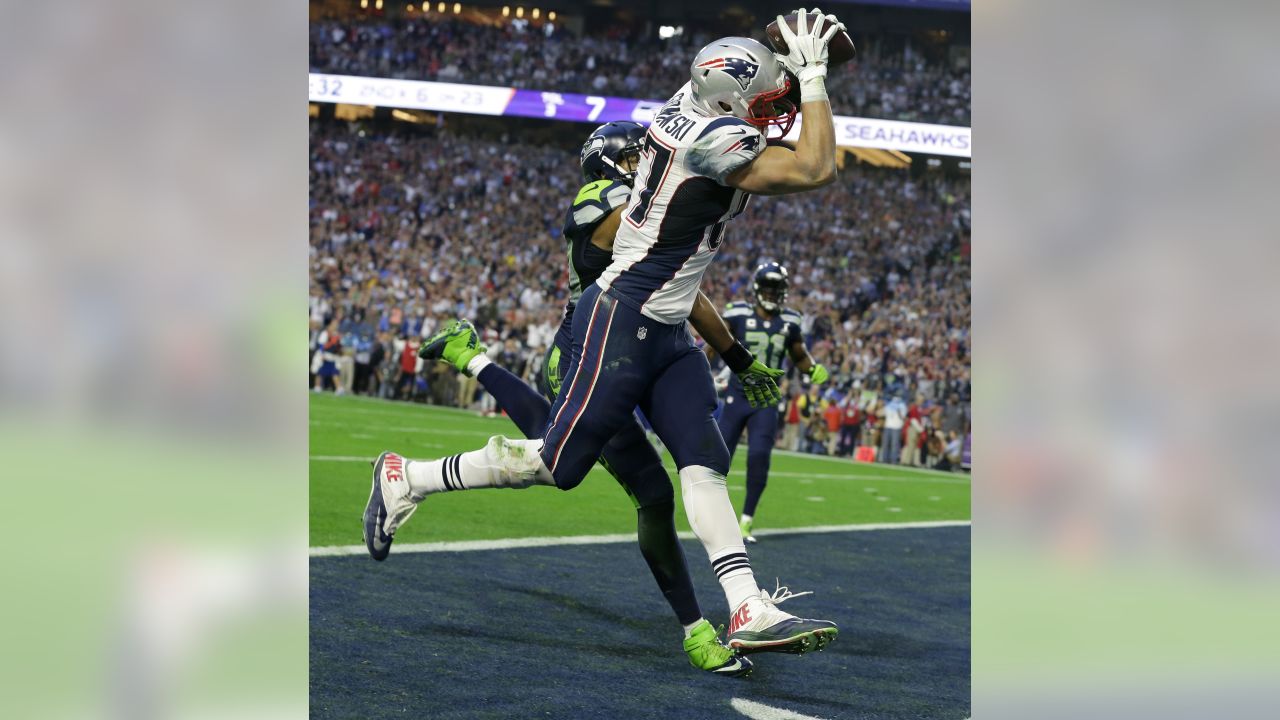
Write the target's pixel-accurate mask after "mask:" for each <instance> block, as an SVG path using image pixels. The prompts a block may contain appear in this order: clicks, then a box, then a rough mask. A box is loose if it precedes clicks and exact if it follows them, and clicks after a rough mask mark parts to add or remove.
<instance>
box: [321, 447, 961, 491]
mask: <svg viewBox="0 0 1280 720" xmlns="http://www.w3.org/2000/svg"><path fill="white" fill-rule="evenodd" d="M428 447H429V446H428ZM436 447H440V446H439V445H437V446H436ZM307 459H308V460H312V461H314V462H372V461H373V460H376V459H377V456H376V455H370V456H367V457H365V456H360V455H311V456H310V457H308V458H307ZM664 467H666V469H667V472H670V473H675V472H678V471H677V470H676V469H675V468H674V467H671V466H670V465H667V466H664ZM769 477H794V478H817V479H819V480H866V481H868V482H870V481H872V480H875V481H883V482H904V483H939V484H942V485H968V484H969V481H968V480H963V479H960V478H957V477H948V478H932V477H914V478H913V477H901V476H898V475H854V474H847V475H846V474H839V473H809V472H794V471H791V470H770V471H769Z"/></svg>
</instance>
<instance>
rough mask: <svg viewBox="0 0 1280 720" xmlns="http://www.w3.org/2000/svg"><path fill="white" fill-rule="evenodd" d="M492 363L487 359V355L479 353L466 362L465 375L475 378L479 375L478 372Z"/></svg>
mask: <svg viewBox="0 0 1280 720" xmlns="http://www.w3.org/2000/svg"><path fill="white" fill-rule="evenodd" d="M492 362H493V361H492V360H490V359H489V356H488V355H485V354H484V353H480V354H479V355H477V356H475V357H473V358H471V359H470V360H468V361H467V374H468V375H470V376H471V377H476V376H477V375H479V374H480V371H481V370H483V369H484V368H485V366H486V365H488V364H489V363H492Z"/></svg>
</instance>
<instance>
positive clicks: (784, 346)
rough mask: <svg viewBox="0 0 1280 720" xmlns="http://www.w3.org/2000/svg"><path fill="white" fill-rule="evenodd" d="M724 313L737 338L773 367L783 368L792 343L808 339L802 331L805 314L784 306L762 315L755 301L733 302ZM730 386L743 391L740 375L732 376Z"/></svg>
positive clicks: (760, 359)
mask: <svg viewBox="0 0 1280 720" xmlns="http://www.w3.org/2000/svg"><path fill="white" fill-rule="evenodd" d="M720 315H721V317H723V318H724V321H725V322H726V323H728V325H729V330H730V331H731V332H732V333H733V337H734V338H736V339H737V340H738V342H740V343H742V344H743V345H744V346H745V347H746V348H747V349H748V350H750V351H751V354H752V355H755V356H756V359H757V360H759V361H760V362H762V363H764V364H765V365H768V366H769V367H771V368H776V369H778V370H781V369H782V361H783V360H784V359H785V358H786V357H788V353H789V352H790V350H791V346H792V345H795V344H796V343H798V342H804V334H803V333H802V332H801V330H800V325H801V323H802V321H803V317H802V316H801V315H800V313H798V312H796V311H795V310H792V309H791V308H782V312H780V313H778V314H777V315H770V316H769V317H768V318H762V317H760V315H759V314H758V313H757V312H756V309H755V306H754V305H752V304H751V303H749V302H731V303H729V305H728V306H727V307H725V309H724V311H723V312H722V313H721V314H720ZM729 387H730V388H731V389H732V390H734V391H736V392H737V393H738V394H742V381H741V380H739V379H738V376H737V375H733V376H731V377H730V379H729Z"/></svg>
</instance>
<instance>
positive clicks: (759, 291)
mask: <svg viewBox="0 0 1280 720" xmlns="http://www.w3.org/2000/svg"><path fill="white" fill-rule="evenodd" d="M789 285H790V281H789V280H788V279H787V269H786V268H785V267H783V266H782V265H781V264H779V263H776V262H771V263H765V264H764V265H761V266H760V267H758V268H756V278H755V292H756V303H757V304H759V305H760V307H762V308H764V309H765V311H766V312H770V313H775V314H776V313H779V312H781V311H782V304H783V303H785V302H786V301H787V287H788V286H789Z"/></svg>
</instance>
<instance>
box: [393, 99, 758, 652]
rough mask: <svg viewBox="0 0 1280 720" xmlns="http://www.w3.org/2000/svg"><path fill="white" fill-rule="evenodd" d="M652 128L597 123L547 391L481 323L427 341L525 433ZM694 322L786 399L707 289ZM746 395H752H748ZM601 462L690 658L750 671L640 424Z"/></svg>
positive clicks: (571, 237)
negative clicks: (710, 617)
mask: <svg viewBox="0 0 1280 720" xmlns="http://www.w3.org/2000/svg"><path fill="white" fill-rule="evenodd" d="M645 132H646V130H645V128H644V126H642V125H639V124H637V123H633V122H611V123H606V124H604V125H601V126H600V127H599V128H596V130H595V131H594V132H592V133H591V136H590V137H588V138H587V142H586V143H585V144H584V145H583V146H582V154H581V156H580V162H581V165H582V174H583V179H584V180H586V181H587V182H586V185H584V186H583V187H582V189H581V190H579V192H578V195H577V197H576V198H575V199H574V202H573V206H572V207H570V209H569V212H568V214H567V216H566V218H565V225H564V236H565V242H566V244H567V247H566V250H567V251H568V254H569V292H570V298H569V303H568V304H567V306H566V307H565V319H564V322H563V323H562V324H561V326H560V329H559V331H558V332H557V333H556V338H555V342H554V343H553V344H552V346H551V348H550V349H549V350H548V352H547V357H546V361H545V362H546V365H545V368H544V371H543V383H542V387H541V388H540V389H541V390H542V393H543V395H539V394H537V393H536V392H534V390H533V389H532V388H530V387H529V386H528V385H526V384H525V383H524V381H522V380H521V379H520V378H518V377H516V376H515V375H513V374H512V373H510V372H508V371H507V370H505V369H504V368H501V367H498V366H497V365H496V364H493V363H492V362H490V361H489V359H488V358H487V357H486V355H485V347H484V345H482V344H481V343H480V340H479V337H478V336H477V334H476V331H475V328H474V327H473V326H472V324H471V323H470V322H467V321H465V320H455V321H453V322H451V323H448V324H446V325H445V326H444V327H443V328H441V330H440V331H439V332H437V333H436V334H435V335H433V336H432V337H430V338H428V339H427V340H426V341H425V342H424V343H423V344H422V347H421V348H420V349H419V352H418V354H419V355H420V356H421V357H423V358H424V359H428V360H439V361H441V362H445V363H448V364H450V365H452V366H453V367H454V368H456V369H457V370H458V371H459V372H462V373H464V374H467V375H474V376H475V377H476V378H477V379H478V380H479V381H480V383H481V384H482V385H483V386H484V387H485V390H487V391H488V392H489V394H491V395H493V397H494V399H495V400H497V402H498V404H499V405H500V406H501V407H502V408H503V409H504V410H506V412H507V415H508V416H510V417H511V419H512V421H513V422H515V423H516V425H517V426H518V427H519V428H520V430H521V432H523V433H524V434H525V436H526V437H529V438H538V437H542V432H543V430H544V429H545V427H546V424H547V416H548V414H549V413H550V411H551V401H554V400H555V398H556V395H557V394H558V393H559V391H560V378H561V376H562V375H563V373H564V371H565V370H566V369H567V367H568V364H569V353H570V349H569V348H570V345H571V343H572V337H573V336H572V322H573V312H574V305H575V303H576V302H577V300H578V297H579V296H580V295H581V294H582V290H583V288H584V287H586V286H588V285H590V284H591V283H593V282H595V281H596V278H598V277H599V276H600V273H601V272H602V271H603V270H604V269H605V268H606V267H608V265H609V263H610V262H611V261H612V259H613V237H614V234H615V233H616V232H617V229H618V222H619V220H620V218H621V215H622V208H623V207H624V206H625V205H626V204H627V201H628V198H629V197H630V195H631V183H632V181H633V180H634V178H635V168H636V165H637V164H638V162H639V155H640V146H641V143H643V141H644V136H645ZM690 321H691V323H692V324H693V325H694V326H695V327H696V328H697V329H698V332H699V333H700V334H703V333H705V334H704V337H707V340H708V343H709V344H712V345H714V346H715V347H719V348H722V349H723V351H724V353H725V356H726V357H733V358H735V359H736V361H737V362H738V363H739V364H738V365H737V366H736V367H737V369H738V370H740V371H742V372H743V373H744V375H746V377H745V380H746V382H747V383H748V385H749V386H750V388H751V391H752V392H753V393H755V396H756V397H755V401H756V402H757V403H759V404H760V405H762V406H763V405H767V404H769V403H772V404H775V405H776V404H777V402H778V401H777V398H778V397H780V393H778V392H777V385H776V383H775V382H774V381H773V379H772V376H771V374H770V373H766V372H763V371H764V366H763V364H761V363H759V362H754V358H752V357H751V355H750V353H749V352H748V351H747V350H746V348H745V347H743V346H741V345H740V344H738V343H736V342H735V341H734V339H733V336H732V334H731V333H730V331H729V328H728V326H727V325H726V324H725V322H724V321H723V320H722V319H721V318H720V316H719V313H717V312H716V310H715V307H714V305H712V303H711V302H710V300H707V299H706V298H705V296H704V297H703V298H702V299H701V300H700V301H699V302H698V303H697V307H696V308H695V309H694V312H693V314H692V315H691V316H690ZM743 362H745V366H743V365H742V364H741V363H743ZM749 373H755V375H758V376H759V377H755V376H753V375H751V374H749ZM742 382H743V381H742V380H740V381H739V384H740V385H741V384H742ZM769 388H772V390H771V391H770V390H769ZM544 396H545V399H544ZM743 402H748V400H746V399H745V398H744V400H743ZM600 464H601V465H603V466H604V468H605V469H606V470H608V471H609V472H610V473H611V474H612V475H613V476H614V478H615V479H616V480H617V481H618V483H619V484H620V485H621V486H622V488H623V490H625V491H626V492H627V495H628V496H630V498H631V501H632V503H633V504H634V505H635V508H636V526H637V534H638V536H639V541H640V551H641V554H642V555H643V556H644V558H645V561H646V562H648V564H649V568H650V570H651V571H652V572H653V576H654V579H655V580H656V581H657V583H658V586H659V588H660V589H661V590H662V593H663V595H664V596H665V597H666V598H667V601H668V602H669V604H670V605H671V608H672V610H673V611H674V612H675V614H676V617H677V618H678V619H679V620H680V623H681V624H682V625H683V626H684V627H685V641H684V649H685V653H686V654H687V655H688V657H689V662H690V663H691V664H692V665H693V666H694V667H696V668H699V669H702V670H707V671H710V672H713V673H716V674H720V675H729V676H739V675H745V674H747V673H748V672H750V671H751V668H752V665H751V661H750V660H749V659H747V658H745V657H742V656H741V655H740V654H738V653H736V652H734V651H732V650H730V649H729V648H727V647H725V645H724V644H723V643H722V642H720V640H719V639H718V637H717V633H716V631H715V629H714V628H713V627H712V626H711V623H710V622H708V621H707V620H705V619H704V618H703V616H702V611H701V610H700V609H699V606H698V601H697V598H696V597H695V595H694V591H693V581H692V579H691V578H690V576H689V569H688V564H687V562H686V560H685V556H684V551H683V550H682V549H681V547H680V542H679V539H678V538H677V537H676V527H675V497H674V493H673V492H672V488H671V478H670V477H669V476H668V475H667V471H666V470H665V469H664V468H663V466H662V460H661V458H660V457H659V456H658V454H657V452H656V451H655V450H654V448H653V446H652V445H651V444H650V443H649V441H648V438H647V436H646V435H645V433H644V431H643V429H641V427H640V426H639V424H638V423H636V422H632V423H631V424H630V425H627V426H624V427H623V428H622V430H620V431H619V432H618V433H617V434H616V435H615V436H614V437H613V439H612V440H610V442H609V443H608V444H607V445H606V446H605V449H604V451H603V452H602V453H601V457H600Z"/></svg>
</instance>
